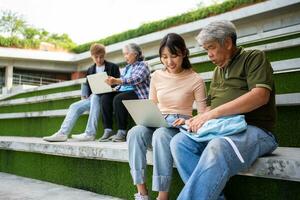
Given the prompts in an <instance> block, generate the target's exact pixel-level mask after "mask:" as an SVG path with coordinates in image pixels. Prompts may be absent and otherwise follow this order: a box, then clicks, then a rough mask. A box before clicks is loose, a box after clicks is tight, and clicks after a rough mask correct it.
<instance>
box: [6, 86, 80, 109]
mask: <svg viewBox="0 0 300 200" xmlns="http://www.w3.org/2000/svg"><path fill="white" fill-rule="evenodd" d="M80 95H81V91H80V90H75V91H71V92H60V93H53V94H47V95H43V96H34V97H27V98H19V99H12V100H6V101H0V106H11V105H19V104H29V103H41V102H46V101H55V100H62V99H70V98H76V97H80Z"/></svg>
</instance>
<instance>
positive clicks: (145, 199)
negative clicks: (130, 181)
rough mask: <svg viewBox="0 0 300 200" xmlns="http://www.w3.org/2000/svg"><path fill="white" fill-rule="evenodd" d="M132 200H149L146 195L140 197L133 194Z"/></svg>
mask: <svg viewBox="0 0 300 200" xmlns="http://www.w3.org/2000/svg"><path fill="white" fill-rule="evenodd" d="M134 199H135V200H150V198H149V196H148V195H142V194H140V193H136V194H134Z"/></svg>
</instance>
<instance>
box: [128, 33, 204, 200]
mask: <svg viewBox="0 0 300 200" xmlns="http://www.w3.org/2000/svg"><path fill="white" fill-rule="evenodd" d="M188 54H189V51H188V49H187V48H186V45H185V42H184V40H183V38H182V37H181V36H180V35H178V34H175V33H170V34H168V35H166V36H165V37H164V38H163V39H162V41H161V44H160V48H159V55H160V60H161V62H162V63H163V64H164V66H165V69H162V70H157V71H155V72H154V73H153V75H152V78H151V84H150V95H149V98H150V99H152V100H153V101H154V102H155V103H157V105H158V107H159V109H160V111H161V112H162V114H163V115H164V116H165V119H166V120H167V122H168V123H169V124H170V125H172V126H173V127H170V128H164V127H159V128H150V127H145V126H141V125H138V126H135V127H133V128H132V129H130V131H129V134H128V137H127V142H128V150H129V165H130V169H131V170H130V172H131V175H132V178H133V182H134V184H135V185H136V186H137V190H138V193H137V194H135V199H137V200H148V199H149V197H148V190H147V188H146V184H145V175H146V172H145V170H146V152H147V148H148V147H150V146H152V147H153V179H152V181H153V183H152V189H153V190H154V191H159V194H158V198H157V199H159V200H166V199H168V198H169V195H168V191H169V188H170V184H171V177H172V169H173V159H172V155H171V150H170V141H171V139H172V137H173V136H175V135H176V134H177V133H178V132H179V129H178V128H176V127H177V126H178V125H181V124H182V123H184V119H188V118H190V117H191V116H192V110H193V103H194V101H195V102H196V103H197V110H198V113H202V112H204V110H205V102H204V100H205V97H206V95H205V85H204V82H203V80H202V78H201V77H200V76H199V75H198V74H197V73H196V72H194V71H193V70H192V69H191V68H192V66H191V64H190V61H189V59H188ZM145 114H146V113H145Z"/></svg>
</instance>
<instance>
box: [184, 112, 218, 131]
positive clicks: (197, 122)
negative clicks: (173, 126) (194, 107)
mask: <svg viewBox="0 0 300 200" xmlns="http://www.w3.org/2000/svg"><path fill="white" fill-rule="evenodd" d="M215 118H216V117H215V116H214V113H213V111H208V112H205V113H203V114H201V115H196V116H195V117H193V118H191V119H189V120H186V122H185V123H186V125H188V127H189V131H191V132H197V131H198V129H199V128H201V127H202V126H203V124H204V123H205V122H207V121H208V120H211V119H215Z"/></svg>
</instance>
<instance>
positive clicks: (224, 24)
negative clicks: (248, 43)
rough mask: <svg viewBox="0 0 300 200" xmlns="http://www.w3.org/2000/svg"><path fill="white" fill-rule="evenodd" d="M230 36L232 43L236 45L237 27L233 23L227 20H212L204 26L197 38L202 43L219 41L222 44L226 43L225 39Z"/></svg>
mask: <svg viewBox="0 0 300 200" xmlns="http://www.w3.org/2000/svg"><path fill="white" fill-rule="evenodd" d="M227 37H230V38H231V40H232V43H233V44H234V45H236V38H237V35H236V28H235V26H234V24H233V23H231V22H230V21H227V20H222V21H215V22H211V23H209V24H208V25H206V26H205V27H203V28H202V29H201V31H200V33H199V35H198V36H197V37H196V40H197V41H198V43H199V44H200V45H203V44H205V43H207V42H212V41H217V42H218V43H220V44H221V45H223V44H224V40H225V39H226V38H227Z"/></svg>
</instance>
